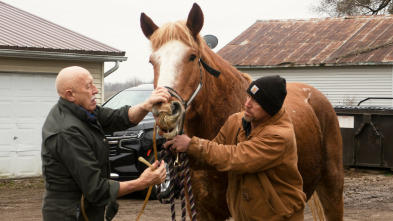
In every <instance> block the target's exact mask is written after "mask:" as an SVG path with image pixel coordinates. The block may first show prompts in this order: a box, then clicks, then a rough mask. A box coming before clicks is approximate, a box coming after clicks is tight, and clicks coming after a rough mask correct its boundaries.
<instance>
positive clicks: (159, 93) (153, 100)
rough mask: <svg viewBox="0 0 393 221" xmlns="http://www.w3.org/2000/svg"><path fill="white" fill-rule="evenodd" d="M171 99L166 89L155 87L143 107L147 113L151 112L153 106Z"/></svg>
mask: <svg viewBox="0 0 393 221" xmlns="http://www.w3.org/2000/svg"><path fill="white" fill-rule="evenodd" d="M169 98H171V94H169V92H168V89H166V88H164V87H157V88H156V89H154V91H153V92H152V94H151V95H150V97H149V98H148V99H147V100H146V101H145V102H144V104H143V106H144V108H145V109H146V110H147V111H152V108H153V105H155V104H158V103H167V102H168V101H169Z"/></svg>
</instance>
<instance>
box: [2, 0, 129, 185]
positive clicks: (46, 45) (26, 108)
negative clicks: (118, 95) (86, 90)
mask: <svg viewBox="0 0 393 221" xmlns="http://www.w3.org/2000/svg"><path fill="white" fill-rule="evenodd" d="M126 60H127V58H126V57H125V52H124V51H121V50H118V49H115V48H113V47H110V46H108V45H105V44H103V43H100V42H98V41H95V40H93V39H91V38H88V37H86V36H83V35H81V34H78V33H76V32H73V31H71V30H69V29H67V28H64V27H61V26H59V25H56V24H54V23H52V22H50V21H47V20H44V19H42V18H40V17H38V16H35V15H33V14H30V13H28V12H26V11H23V10H20V9H18V8H15V7H13V6H11V5H8V4H5V3H3V2H1V1H0V178H14V177H31V176H39V175H41V157H40V150H41V129H42V125H43V123H44V120H45V118H46V115H47V114H48V112H49V110H50V108H51V107H52V106H53V105H54V104H55V103H56V102H57V100H58V95H57V93H56V90H55V86H54V83H55V78H56V76H57V73H58V72H59V71H60V70H61V69H62V68H64V67H67V66H71V65H78V66H83V67H85V68H87V69H88V70H89V71H90V72H91V73H92V75H93V78H94V84H95V85H96V86H97V88H98V89H99V91H100V93H99V94H98V95H97V103H98V104H100V103H102V102H103V101H104V97H103V94H104V91H103V89H104V86H103V82H104V77H105V76H106V75H108V74H110V73H111V72H113V70H115V69H116V68H117V67H118V65H119V62H122V61H126ZM105 62H110V63H109V64H110V65H111V66H113V68H112V69H110V70H109V71H107V72H106V73H105V71H104V64H105Z"/></svg>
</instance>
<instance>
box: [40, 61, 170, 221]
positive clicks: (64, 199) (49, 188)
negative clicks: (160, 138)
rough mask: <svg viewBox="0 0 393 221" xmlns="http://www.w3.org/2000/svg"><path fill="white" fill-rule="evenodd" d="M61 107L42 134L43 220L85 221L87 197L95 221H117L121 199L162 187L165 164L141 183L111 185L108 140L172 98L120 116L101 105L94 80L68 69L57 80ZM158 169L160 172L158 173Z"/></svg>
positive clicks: (163, 96) (160, 91) (162, 93)
mask: <svg viewBox="0 0 393 221" xmlns="http://www.w3.org/2000/svg"><path fill="white" fill-rule="evenodd" d="M56 89H57V92H58V94H59V96H60V98H59V101H58V102H57V104H56V105H54V107H53V108H52V109H51V111H50V112H49V114H48V116H47V119H46V121H45V123H44V126H43V128H42V150H41V156H42V174H43V177H44V180H45V193H44V200H43V207H42V216H43V220H50V221H53V220H55V221H56V220H83V219H82V215H81V211H80V199H81V196H82V194H83V195H84V196H85V199H86V214H87V216H88V218H89V220H90V221H94V220H104V212H105V207H106V205H107V204H108V202H109V204H108V205H111V206H110V207H109V208H108V209H107V211H110V212H111V213H112V214H111V213H109V214H108V212H107V219H109V220H110V219H112V218H113V216H114V215H113V210H117V204H116V203H115V201H116V198H117V197H119V196H123V195H126V194H129V193H131V192H134V191H138V190H142V189H145V188H147V187H148V186H151V185H157V184H160V183H162V182H163V181H164V180H165V176H166V175H165V167H164V163H163V162H161V165H160V166H159V167H158V165H159V162H158V161H156V162H155V163H154V164H153V167H155V168H156V170H154V171H153V170H152V169H150V168H147V169H146V170H145V171H144V172H143V173H142V175H141V176H140V177H139V178H138V179H136V180H131V181H125V182H117V181H113V180H110V179H109V174H110V166H109V145H108V141H107V140H106V138H105V134H106V133H108V132H111V131H112V132H113V131H117V130H124V129H127V128H129V127H132V126H135V125H137V124H138V123H139V122H140V121H141V120H142V119H143V118H144V117H145V116H146V114H147V113H148V112H149V111H150V110H151V108H152V106H153V105H154V104H156V103H159V102H167V101H168V99H169V98H170V94H169V93H168V91H167V90H166V89H164V88H157V89H155V90H154V91H153V93H152V95H151V96H150V98H149V99H147V100H146V101H145V102H143V103H141V104H139V105H136V106H133V107H129V106H125V107H122V108H120V109H118V110H112V109H108V108H103V107H100V106H97V105H96V94H97V93H98V90H97V88H96V86H95V85H94V83H93V77H92V76H91V74H90V73H89V71H88V70H86V69H84V68H82V67H77V66H74V67H67V68H64V69H63V70H61V71H60V72H59V74H58V76H57V78H56ZM157 167H158V168H157Z"/></svg>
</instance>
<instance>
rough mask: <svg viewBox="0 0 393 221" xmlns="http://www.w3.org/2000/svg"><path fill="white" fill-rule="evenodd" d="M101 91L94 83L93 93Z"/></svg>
mask: <svg viewBox="0 0 393 221" xmlns="http://www.w3.org/2000/svg"><path fill="white" fill-rule="evenodd" d="M98 92H100V91H99V90H98V89H97V87H96V86H95V85H94V84H93V94H98Z"/></svg>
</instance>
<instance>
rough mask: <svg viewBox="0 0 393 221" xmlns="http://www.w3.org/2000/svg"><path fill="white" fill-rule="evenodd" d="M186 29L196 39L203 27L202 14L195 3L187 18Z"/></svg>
mask: <svg viewBox="0 0 393 221" xmlns="http://www.w3.org/2000/svg"><path fill="white" fill-rule="evenodd" d="M187 27H188V29H190V31H191V33H192V35H193V36H194V37H196V36H197V35H198V34H199V32H200V31H201V30H202V27H203V12H202V9H201V7H199V5H198V4H197V3H194V5H193V6H192V9H191V11H190V13H189V14H188V18H187Z"/></svg>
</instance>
